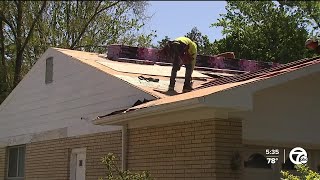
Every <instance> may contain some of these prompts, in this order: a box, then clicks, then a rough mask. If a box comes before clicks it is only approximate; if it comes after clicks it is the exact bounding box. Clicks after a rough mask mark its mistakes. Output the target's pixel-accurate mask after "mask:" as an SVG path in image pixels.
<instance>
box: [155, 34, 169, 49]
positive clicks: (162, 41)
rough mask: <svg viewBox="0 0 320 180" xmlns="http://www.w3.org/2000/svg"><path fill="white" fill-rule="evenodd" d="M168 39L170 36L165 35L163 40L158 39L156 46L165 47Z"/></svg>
mask: <svg viewBox="0 0 320 180" xmlns="http://www.w3.org/2000/svg"><path fill="white" fill-rule="evenodd" d="M168 41H170V38H169V37H168V36H165V37H164V38H163V39H162V40H161V41H158V45H157V46H155V47H156V48H163V47H164V46H165V45H166V44H167V43H168Z"/></svg>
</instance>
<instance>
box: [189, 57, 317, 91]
mask: <svg viewBox="0 0 320 180" xmlns="http://www.w3.org/2000/svg"><path fill="white" fill-rule="evenodd" d="M317 59H320V56H317V57H314V58H304V59H300V60H297V61H293V62H290V63H287V64H280V65H279V66H275V67H272V68H265V69H261V70H258V71H254V72H248V73H244V74H240V75H235V76H231V77H224V78H219V79H215V80H213V81H210V82H207V83H204V84H202V86H200V87H198V88H195V90H198V89H203V88H206V87H211V86H216V85H222V84H227V83H233V82H240V81H246V80H249V79H252V78H255V77H258V76H261V75H265V74H266V73H268V72H275V71H280V70H283V69H285V68H288V67H292V66H297V65H301V64H303V63H306V62H311V61H314V60H317Z"/></svg>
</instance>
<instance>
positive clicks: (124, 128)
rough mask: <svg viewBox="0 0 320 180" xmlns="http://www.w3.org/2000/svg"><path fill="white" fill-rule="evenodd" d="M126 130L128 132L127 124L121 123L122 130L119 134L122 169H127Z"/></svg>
mask: <svg viewBox="0 0 320 180" xmlns="http://www.w3.org/2000/svg"><path fill="white" fill-rule="evenodd" d="M127 132H128V125H127V124H124V125H122V130H121V134H122V155H121V157H122V162H121V164H122V171H126V170H127V148H128V136H127Z"/></svg>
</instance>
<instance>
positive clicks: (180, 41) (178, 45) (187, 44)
mask: <svg viewBox="0 0 320 180" xmlns="http://www.w3.org/2000/svg"><path fill="white" fill-rule="evenodd" d="M162 50H163V51H164V53H165V55H167V56H168V57H169V58H171V62H172V63H173V66H172V70H171V76H170V84H169V90H168V91H173V90H174V86H175V83H176V80H175V79H176V77H177V72H178V71H179V70H180V67H181V65H182V64H184V65H185V67H186V74H185V78H184V79H185V80H184V86H183V92H188V91H192V90H193V88H192V85H191V75H192V72H193V69H194V66H195V64H196V58H197V45H196V43H195V42H193V41H192V40H191V39H189V38H187V37H179V38H177V39H175V40H173V41H169V42H168V43H167V44H166V45H165V47H164V48H163V49H162Z"/></svg>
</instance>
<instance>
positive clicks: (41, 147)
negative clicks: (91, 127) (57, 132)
mask: <svg viewBox="0 0 320 180" xmlns="http://www.w3.org/2000/svg"><path fill="white" fill-rule="evenodd" d="M83 147H86V148H87V150H86V156H87V157H86V179H87V180H97V179H98V178H99V177H101V176H103V175H104V167H103V166H102V165H101V162H100V159H101V157H103V156H104V155H106V154H107V153H109V152H112V153H115V154H116V155H117V156H119V157H121V156H120V155H121V132H119V131H116V132H112V133H98V134H93V135H89V136H83V137H77V138H64V139H57V140H51V141H43V142H37V143H31V144H28V145H27V154H26V173H25V174H26V178H25V179H26V180H42V179H46V180H68V179H69V163H70V159H69V158H70V154H71V151H72V149H74V148H83Z"/></svg>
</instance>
